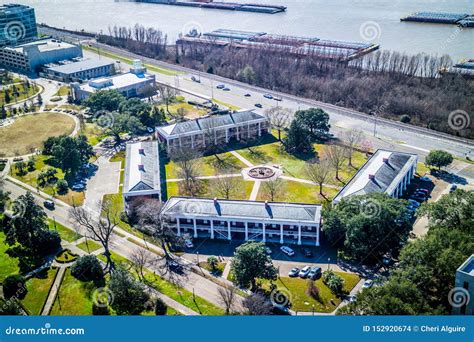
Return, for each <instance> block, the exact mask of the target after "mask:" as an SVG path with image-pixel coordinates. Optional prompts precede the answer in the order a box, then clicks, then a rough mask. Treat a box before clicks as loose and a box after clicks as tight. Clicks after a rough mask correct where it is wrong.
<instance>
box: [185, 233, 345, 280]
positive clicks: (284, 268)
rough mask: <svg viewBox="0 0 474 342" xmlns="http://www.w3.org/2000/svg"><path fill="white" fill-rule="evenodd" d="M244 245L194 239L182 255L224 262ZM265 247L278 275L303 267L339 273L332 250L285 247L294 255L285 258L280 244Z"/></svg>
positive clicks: (334, 253) (240, 242)
mask: <svg viewBox="0 0 474 342" xmlns="http://www.w3.org/2000/svg"><path fill="white" fill-rule="evenodd" d="M242 243H244V241H236V240H232V241H227V240H210V239H194V240H193V244H194V248H191V249H187V251H186V253H185V254H184V255H183V257H185V258H186V259H188V260H191V261H194V262H196V261H197V258H198V254H199V261H200V262H201V261H205V260H206V259H207V257H209V256H211V255H215V256H221V257H223V258H224V259H226V260H230V258H232V256H233V255H234V251H235V249H236V248H237V247H238V246H239V245H241V244H242ZM266 246H268V247H270V249H271V250H272V253H271V255H270V256H271V257H272V259H273V263H274V265H275V266H276V267H277V268H278V269H279V270H280V275H282V276H287V275H288V271H289V270H290V269H292V268H293V267H295V266H296V267H299V268H301V267H303V266H305V265H311V266H319V267H321V268H322V269H323V270H326V269H327V268H328V265H329V267H330V268H331V269H333V270H335V271H339V270H340V268H339V267H338V266H337V265H336V262H337V252H336V250H335V249H333V248H328V247H325V246H324V243H322V246H319V247H316V246H298V245H287V246H290V247H291V248H292V249H293V250H294V251H295V255H294V256H292V257H289V256H287V255H286V254H284V253H283V252H282V251H280V246H281V245H280V244H277V243H271V242H269V243H267V244H266ZM303 248H307V249H309V250H310V251H311V252H312V254H313V255H312V256H311V257H306V256H304V254H303V251H302V250H303Z"/></svg>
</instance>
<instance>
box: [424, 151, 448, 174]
mask: <svg viewBox="0 0 474 342" xmlns="http://www.w3.org/2000/svg"><path fill="white" fill-rule="evenodd" d="M453 159H454V158H453V156H452V155H451V154H450V153H448V152H446V151H441V150H433V151H430V153H428V155H427V156H426V158H425V164H426V165H427V166H428V167H437V168H438V170H441V168H442V167H446V166H448V165H450V164H451V163H452V162H453Z"/></svg>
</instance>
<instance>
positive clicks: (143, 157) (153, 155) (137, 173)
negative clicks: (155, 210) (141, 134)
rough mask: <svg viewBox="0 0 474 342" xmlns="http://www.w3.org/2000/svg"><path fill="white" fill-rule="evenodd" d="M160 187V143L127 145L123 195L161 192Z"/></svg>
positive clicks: (149, 142)
mask: <svg viewBox="0 0 474 342" xmlns="http://www.w3.org/2000/svg"><path fill="white" fill-rule="evenodd" d="M160 185H161V183H160V158H159V153H158V142H157V141H143V142H138V143H133V144H127V149H126V158H125V177H124V182H123V193H134V192H141V191H153V190H156V191H159V190H160V189H161V188H160Z"/></svg>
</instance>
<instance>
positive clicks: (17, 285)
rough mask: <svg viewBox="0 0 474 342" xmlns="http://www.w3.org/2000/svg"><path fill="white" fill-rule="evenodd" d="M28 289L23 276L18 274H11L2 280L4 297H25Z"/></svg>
mask: <svg viewBox="0 0 474 342" xmlns="http://www.w3.org/2000/svg"><path fill="white" fill-rule="evenodd" d="M27 293H28V290H27V289H26V286H25V278H24V277H23V276H22V275H20V274H13V275H10V276H8V277H6V278H5V280H4V281H3V296H4V297H5V298H6V299H10V298H12V297H15V298H17V299H23V298H25V296H26V294H27Z"/></svg>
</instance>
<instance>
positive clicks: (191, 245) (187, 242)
mask: <svg viewBox="0 0 474 342" xmlns="http://www.w3.org/2000/svg"><path fill="white" fill-rule="evenodd" d="M184 245H185V246H186V248H193V247H194V245H193V242H192V241H191V240H184Z"/></svg>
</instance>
